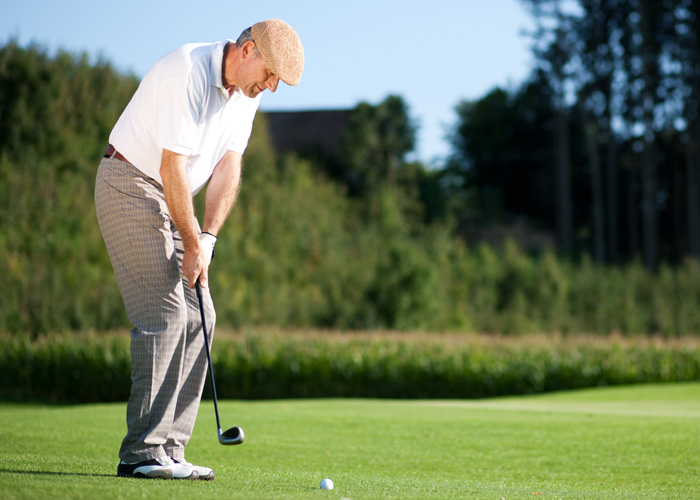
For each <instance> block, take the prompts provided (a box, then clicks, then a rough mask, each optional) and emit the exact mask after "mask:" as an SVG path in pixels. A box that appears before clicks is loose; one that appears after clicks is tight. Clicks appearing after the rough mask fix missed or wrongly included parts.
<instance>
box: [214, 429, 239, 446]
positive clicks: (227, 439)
mask: <svg viewBox="0 0 700 500" xmlns="http://www.w3.org/2000/svg"><path fill="white" fill-rule="evenodd" d="M243 438H244V435H243V429H241V428H240V427H231V428H230V429H228V430H227V431H225V432H221V429H219V443H221V444H241V443H242V442H243Z"/></svg>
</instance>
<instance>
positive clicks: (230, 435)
mask: <svg viewBox="0 0 700 500" xmlns="http://www.w3.org/2000/svg"><path fill="white" fill-rule="evenodd" d="M195 286H196V288H197V299H199V313H200V314H201V316H202V332H203V333H204V347H205V349H206V350H207V362H208V363H209V375H210V376H211V390H212V392H213V393H214V412H215V413H216V426H217V429H218V431H219V444H241V443H242V442H243V437H244V435H243V429H241V428H240V427H231V428H230V429H228V430H227V431H226V432H221V422H220V421H219V404H218V402H217V400H216V384H215V383H214V366H213V365H212V364H211V354H209V337H208V336H207V324H206V320H205V319H204V302H203V300H202V285H200V284H199V279H197V283H196V284H195Z"/></svg>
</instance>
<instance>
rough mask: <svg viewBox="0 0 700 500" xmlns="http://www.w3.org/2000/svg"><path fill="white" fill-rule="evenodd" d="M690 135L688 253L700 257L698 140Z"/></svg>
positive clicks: (687, 180)
mask: <svg viewBox="0 0 700 500" xmlns="http://www.w3.org/2000/svg"><path fill="white" fill-rule="evenodd" d="M696 137H697V136H696V134H691V135H690V137H689V139H688V144H687V145H686V147H685V167H686V183H687V186H686V187H687V196H688V253H689V254H690V255H691V256H692V257H695V258H698V257H700V175H699V172H698V143H697V141H698V139H697V138H696Z"/></svg>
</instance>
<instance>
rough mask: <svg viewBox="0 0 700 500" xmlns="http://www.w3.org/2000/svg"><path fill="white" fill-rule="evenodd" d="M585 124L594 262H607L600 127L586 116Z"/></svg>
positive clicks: (584, 118)
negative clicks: (591, 201) (589, 176)
mask: <svg viewBox="0 0 700 500" xmlns="http://www.w3.org/2000/svg"><path fill="white" fill-rule="evenodd" d="M583 114H584V113H582V115H583ZM583 122H584V125H583V126H584V130H585V135H586V147H587V149H588V161H589V165H590V168H591V192H592V194H593V207H592V208H593V214H592V215H593V217H592V219H593V220H592V225H593V260H594V261H595V262H605V209H604V206H603V175H602V172H601V170H602V169H601V165H600V149H599V148H600V146H599V144H598V127H596V125H595V123H593V122H592V121H590V120H588V119H587V118H586V117H585V116H584V117H583Z"/></svg>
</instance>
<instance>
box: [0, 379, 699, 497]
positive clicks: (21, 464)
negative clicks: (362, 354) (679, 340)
mask: <svg viewBox="0 0 700 500" xmlns="http://www.w3.org/2000/svg"><path fill="white" fill-rule="evenodd" d="M220 411H221V417H222V425H223V426H224V427H230V426H233V425H241V426H242V427H243V428H244V429H245V431H246V442H245V444H243V445H242V446H234V447H224V446H221V445H219V444H218V441H217V438H216V424H215V419H214V410H213V405H212V402H211V401H204V402H203V404H202V407H201V409H200V413H199V419H198V421H197V426H196V429H195V434H194V436H193V439H192V441H191V443H190V445H189V446H188V459H189V460H190V461H191V462H195V463H201V464H202V465H208V466H210V467H213V468H214V469H215V470H216V480H215V481H214V482H211V483H209V482H204V481H201V482H189V481H187V482H186V481H164V480H134V479H119V478H117V477H115V471H116V465H117V461H118V458H117V456H116V454H117V451H118V449H119V444H120V442H121V438H122V435H123V433H124V431H125V423H124V418H125V405H124V404H109V405H85V406H36V405H11V404H1V405H0V498H3V499H4V498H18V499H20V498H21V499H26V498H37V499H39V498H41V499H49V498H100V499H102V498H125V499H129V500H132V499H135V498H137V497H148V498H167V499H171V498H188V499H189V498H212V499H213V498H216V499H221V498H256V499H257V498H315V499H321V498H334V499H341V498H351V499H360V498H402V499H403V498H474V499H481V498H483V499H496V500H499V499H501V498H505V499H515V498H543V499H554V498H561V499H591V498H624V499H636V498H644V499H649V498H658V499H673V498H678V499H691V498H700V384H679V385H658V386H638V387H625V388H610V389H599V390H585V391H576V392H568V393H557V394H549V395H540V396H531V397H522V398H501V399H493V400H481V401H425V400H421V401H410V400H409V401H406V400H403V401H378V400H283V401H265V402H238V401H236V402H233V401H231V402H229V401H225V402H221V405H220ZM325 477H329V478H331V479H333V481H335V485H336V487H335V489H334V490H333V491H323V490H320V489H319V487H318V485H319V483H320V481H321V479H323V478H325Z"/></svg>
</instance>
